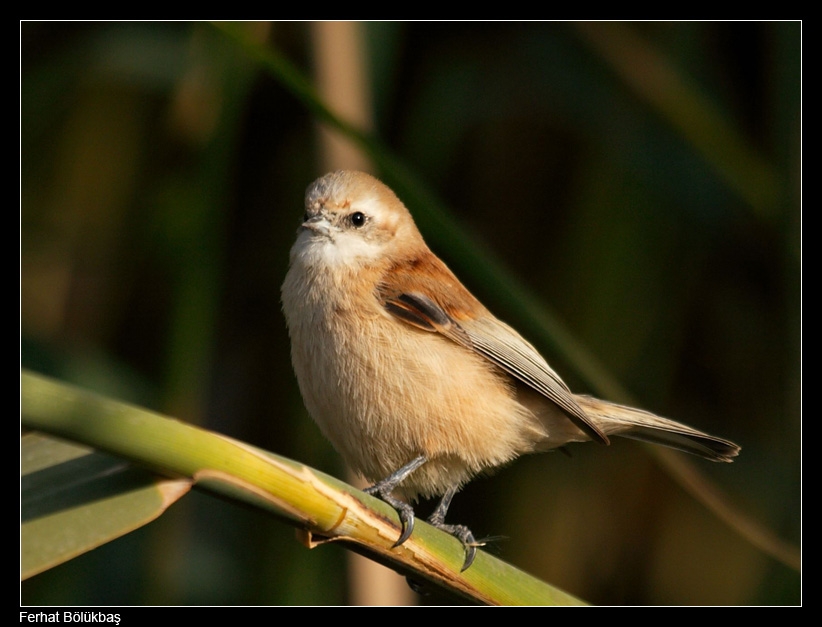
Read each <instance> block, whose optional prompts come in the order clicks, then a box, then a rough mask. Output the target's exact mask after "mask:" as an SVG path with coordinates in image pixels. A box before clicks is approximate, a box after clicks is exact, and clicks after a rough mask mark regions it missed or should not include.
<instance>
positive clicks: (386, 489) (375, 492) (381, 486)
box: [363, 455, 428, 548]
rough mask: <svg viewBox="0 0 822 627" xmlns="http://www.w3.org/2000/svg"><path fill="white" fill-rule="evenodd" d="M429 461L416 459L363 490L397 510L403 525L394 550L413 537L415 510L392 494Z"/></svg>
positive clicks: (423, 458)
mask: <svg viewBox="0 0 822 627" xmlns="http://www.w3.org/2000/svg"><path fill="white" fill-rule="evenodd" d="M427 461H428V458H427V457H425V456H424V455H420V456H419V457H415V458H414V459H412V460H411V461H410V462H408V463H407V464H406V465H405V466H403V467H402V468H400V469H399V470H397V471H395V472H393V473H391V474H390V475H389V476H387V477H386V478H385V479H383V480H381V481H378V482H377V483H375V484H374V485H372V486H371V487H368V488H366V489H365V490H363V492H365V493H366V494H371V495H372V496H376V497H378V498H379V499H381V500H383V501H385V502H386V503H388V504H389V505H390V506H391V507H393V508H394V509H395V510H397V515H398V516H399V517H400V523H401V524H402V532H401V533H400V537H399V539H398V540H397V541H396V542H395V543H394V546H393V547H392V548H397V547H398V546H400V545H401V544H402V543H403V542H405V541H406V540H408V538H410V537H411V533H412V532H413V531H414V508H413V507H411V506H410V505H409V504H408V503H406V502H405V501H402V500H400V499H398V498H397V497H395V496H393V494H392V492H393V491H394V489H395V488H396V487H397V486H398V485H399V484H400V483H402V481H403V480H404V479H405V478H406V477H407V476H408V475H410V474H411V473H412V472H414V471H415V470H416V469H417V468H419V467H420V466H422V465H423V464H424V463H425V462H427Z"/></svg>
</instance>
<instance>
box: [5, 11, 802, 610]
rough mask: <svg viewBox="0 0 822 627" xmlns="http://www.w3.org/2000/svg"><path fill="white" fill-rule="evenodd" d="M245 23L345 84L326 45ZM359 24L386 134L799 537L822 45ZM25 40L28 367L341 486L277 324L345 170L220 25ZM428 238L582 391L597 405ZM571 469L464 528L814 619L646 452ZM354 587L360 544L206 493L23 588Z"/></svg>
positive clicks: (512, 545)
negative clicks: (319, 192)
mask: <svg viewBox="0 0 822 627" xmlns="http://www.w3.org/2000/svg"><path fill="white" fill-rule="evenodd" d="M235 26H236V28H237V30H238V31H239V32H240V33H242V36H243V37H245V38H247V39H248V40H250V41H253V42H256V45H257V46H260V47H261V48H267V49H269V50H270V51H273V52H274V53H275V54H277V55H282V57H283V58H285V59H288V60H289V61H290V62H291V63H293V64H294V65H295V66H296V67H298V68H299V69H300V70H301V71H303V72H304V73H305V74H306V75H307V76H308V77H313V76H315V75H316V64H317V49H318V46H319V45H320V43H321V41H320V38H322V37H323V36H324V35H323V32H324V31H321V30H320V29H317V28H316V26H317V25H315V24H311V23H305V22H286V23H271V24H261V23H248V24H241V25H235ZM355 26H356V30H357V33H358V36H359V37H361V39H360V41H361V42H362V44H363V49H362V50H363V55H362V58H361V63H362V68H363V70H364V72H365V76H366V78H367V92H366V93H367V94H368V99H369V107H370V109H371V113H370V114H369V116H368V117H369V119H370V123H371V125H372V127H373V133H374V135H375V136H376V137H379V138H380V140H381V141H382V142H384V143H385V145H386V146H387V147H388V148H389V150H391V151H393V153H394V154H395V155H396V156H397V157H398V158H399V159H400V160H401V162H402V163H404V164H405V166H407V167H408V169H409V170H410V171H411V172H412V173H414V175H416V177H417V179H416V180H418V181H419V184H420V185H422V186H425V187H427V188H429V189H430V190H433V192H434V193H435V194H436V195H437V196H439V198H440V199H442V200H443V201H444V203H445V204H446V206H448V207H449V210H450V212H451V214H452V215H453V217H454V218H455V220H456V221H457V222H458V223H459V224H460V225H461V226H462V227H463V228H464V230H465V232H466V234H467V237H470V238H471V239H472V240H473V241H474V242H476V243H477V244H478V245H479V246H481V247H482V250H484V251H485V253H486V254H487V255H488V256H489V257H492V258H494V259H496V260H498V261H499V262H501V263H502V264H503V265H504V266H506V267H507V268H508V269H509V270H510V271H511V273H512V275H513V276H516V277H517V278H518V280H520V281H522V283H523V284H524V285H525V286H526V288H527V289H528V291H529V294H531V295H532V296H533V297H534V298H536V299H538V301H539V302H541V303H543V304H544V307H545V311H546V312H550V313H551V315H553V316H556V318H557V319H559V320H560V321H562V323H563V324H564V325H565V327H566V328H567V330H568V331H570V333H571V334H573V336H574V337H575V338H576V339H577V340H579V341H580V342H581V343H582V344H583V345H584V346H586V347H587V348H588V350H589V351H590V352H591V353H592V354H593V355H596V357H597V358H598V359H600V360H601V361H602V363H603V364H604V366H605V368H606V369H607V371H608V372H609V373H610V374H611V375H612V376H613V377H615V379H616V380H618V381H620V382H621V383H622V384H623V385H624V386H625V388H627V389H628V390H630V392H631V394H632V395H633V397H634V399H636V401H637V402H638V403H640V404H641V405H642V406H643V407H645V408H648V409H650V410H652V411H655V412H658V413H662V414H664V415H666V416H670V417H672V418H676V419H679V420H682V421H684V422H687V423H689V424H692V425H694V426H696V427H699V428H702V429H705V430H707V431H709V432H712V433H715V434H717V435H720V436H723V437H726V438H728V439H731V440H734V441H736V442H737V443H739V444H740V445H741V446H742V454H741V456H740V457H739V458H738V460H737V461H736V463H734V464H732V465H716V464H709V463H707V462H701V461H698V460H697V461H695V462H694V463H695V465H696V466H697V468H698V469H699V470H700V471H701V472H702V473H704V474H705V475H706V476H707V477H708V478H709V479H710V480H711V481H713V482H714V483H715V484H716V485H717V486H719V487H720V488H721V489H722V490H724V492H725V493H726V494H727V495H728V498H729V499H730V502H731V503H733V505H734V506H735V507H738V508H739V510H740V511H741V512H744V513H745V515H746V516H750V517H751V519H753V520H755V521H757V522H758V523H759V524H762V525H765V526H767V527H769V528H770V529H772V530H773V531H774V532H775V533H777V534H778V535H779V536H781V537H782V538H783V539H785V540H787V541H789V542H791V543H793V544H795V545H799V544H800V540H801V537H800V533H801V444H800V442H801V417H800V416H801V308H800V300H801V239H800V237H801V235H800V226H801V225H800V222H801V196H800V190H801V187H800V185H801V179H800V176H801V174H800V173H801V23H798V22H775V23H773V22H744V23H735V22H722V23H710V22H684V23H656V22H652V23H648V22H646V23H631V24H619V23H605V24H573V23H563V22H560V23H553V22H548V23H516V22H510V23H490V22H489V23H483V22H471V23H459V22H447V23H437V22H433V23H431V22H413V23H386V22H374V23H366V24H358V25H355ZM20 37H21V128H20V151H21V152H20V159H21V213H20V215H21V223H20V224H21V226H20V229H21V230H20V239H21V362H22V365H23V366H24V367H27V368H31V369H34V370H36V371H39V372H43V373H45V374H49V375H52V376H56V377H58V378H61V379H63V380H66V381H70V382H73V383H77V384H80V385H83V386H86V387H88V388H91V389H94V390H97V391H100V392H103V393H106V394H109V395H112V396H115V397H117V398H120V399H123V400H128V401H132V402H136V403H139V404H141V405H144V406H146V407H149V408H153V409H156V410H158V411H161V412H163V413H166V414H170V415H173V416H176V417H179V418H181V419H184V420H188V421H191V422H194V423H197V424H200V425H203V426H206V427H207V428H210V429H214V430H216V431H219V432H222V433H225V434H227V435H230V436H232V437H235V438H238V439H241V440H245V441H248V442H251V443H253V444H255V445H257V446H260V447H263V448H266V449H269V450H271V451H273V452H276V453H279V454H283V455H286V456H289V457H293V458H295V459H298V460H300V461H303V462H305V463H308V464H311V465H313V466H315V467H318V468H320V469H322V470H325V471H327V472H330V473H332V474H336V475H338V476H343V473H344V470H343V468H342V465H341V462H340V460H339V458H338V456H337V455H336V453H334V451H333V450H332V449H331V448H330V445H328V443H327V442H325V441H324V440H323V438H322V436H321V435H320V433H319V430H318V429H317V428H316V427H315V426H314V424H313V423H312V422H311V420H310V419H309V418H308V416H307V415H306V413H305V410H304V409H303V406H302V402H301V400H300V397H299V392H298V390H297V386H296V382H295V379H294V377H293V375H292V372H291V366H290V360H289V346H288V336H287V332H286V329H285V323H284V320H283V317H282V314H281V312H280V305H279V286H280V284H281V283H282V279H283V277H284V275H285V271H286V267H287V261H288V250H289V248H290V246H291V243H292V241H293V238H294V233H295V229H296V227H297V225H298V223H299V220H300V216H301V215H302V196H303V191H304V189H305V187H306V185H307V184H308V183H310V182H311V181H312V180H313V179H314V178H316V177H317V176H319V175H321V174H323V171H324V165H323V164H324V163H327V157H326V156H324V155H323V154H322V142H321V139H320V135H319V134H318V125H317V122H316V120H315V119H314V118H313V117H312V115H311V113H310V112H309V111H308V110H307V108H306V107H305V106H304V104H303V103H302V102H301V101H300V100H299V99H297V98H295V96H294V94H293V93H292V92H291V91H289V89H288V88H287V87H286V86H285V85H284V83H283V82H282V81H281V80H279V79H278V77H277V76H276V75H275V74H274V73H272V72H270V71H267V70H266V69H265V68H264V67H263V66H262V65H260V64H259V63H257V62H256V61H255V60H254V59H253V58H251V56H249V54H248V52H247V49H246V48H245V47H243V46H241V45H239V44H238V41H237V39H236V38H234V37H232V36H229V35H228V34H227V33H226V31H224V30H223V29H221V28H219V27H216V26H215V25H212V24H209V23H187V22H175V23H164V22H150V23H138V22H129V23H107V22H94V23H82V22H67V23H51V22H23V23H21V31H20ZM312 80H313V79H312ZM376 173H377V174H378V175H380V174H383V173H381V172H379V171H377V172H376ZM410 208H411V209H412V211H413V212H415V213H416V212H417V208H416V207H414V206H411V207H410ZM421 227H422V230H423V232H424V235H425V236H426V238H427V239H428V240H429V243H431V245H432V247H433V248H434V249H435V252H437V253H438V254H439V255H440V256H442V257H443V258H444V259H445V260H446V261H447V262H448V263H449V264H450V265H451V266H452V268H453V269H454V270H455V271H456V272H457V274H458V275H462V276H463V277H464V278H465V282H466V283H467V284H468V286H469V288H470V289H472V290H473V291H474V292H475V293H476V294H477V296H479V297H480V298H481V299H483V300H484V301H485V302H486V304H487V305H488V306H489V307H490V308H491V309H492V311H494V312H495V313H497V314H498V315H499V316H500V317H501V318H503V319H505V320H507V321H509V322H510V323H512V324H514V325H515V326H518V327H520V328H521V330H523V331H524V334H525V335H526V336H528V337H531V338H532V339H533V340H534V341H535V343H537V345H538V347H539V348H540V349H541V350H542V351H543V353H544V354H545V356H546V357H547V358H548V359H549V361H550V362H551V364H552V365H553V366H554V367H555V369H556V370H557V371H558V372H559V373H560V374H561V375H562V376H563V377H564V378H565V379H566V381H567V382H568V383H569V385H571V387H572V388H573V389H575V390H576V391H579V392H595V393H602V392H601V391H600V390H595V389H593V388H592V387H591V385H592V384H591V382H590V381H588V380H586V378H585V377H584V376H583V375H582V374H581V373H580V372H579V371H578V370H577V369H576V368H575V367H574V362H573V359H571V358H570V357H569V355H567V354H564V353H563V351H562V350H561V349H559V348H558V347H557V346H558V345H554V344H552V343H551V342H550V341H548V342H545V341H543V340H542V339H541V338H539V337H538V335H537V331H536V330H535V329H536V326H537V323H535V322H534V321H533V320H529V319H526V318H524V317H523V316H522V314H521V312H520V311H519V310H517V309H516V308H515V307H514V306H513V305H512V303H511V302H510V300H509V299H504V298H500V297H499V296H498V295H499V294H500V291H499V290H498V289H495V288H494V286H493V285H492V284H491V282H490V280H488V281H486V280H483V278H482V277H478V276H476V273H473V272H471V269H472V264H471V261H470V259H465V258H463V257H461V256H460V255H458V254H454V250H453V248H455V247H452V246H450V245H449V243H448V241H447V238H444V237H442V234H438V233H436V232H431V230H426V222H425V221H423V220H421ZM444 240H445V241H444ZM571 452H572V457H571V458H570V459H569V458H568V457H566V456H564V455H541V456H534V457H529V458H523V459H520V460H519V461H517V462H516V463H514V464H513V465H511V466H510V467H508V468H505V469H503V470H501V471H500V472H498V473H497V474H496V475H494V476H493V477H490V478H482V479H478V480H476V481H474V482H473V483H472V484H471V485H470V486H468V487H467V488H466V489H465V491H464V492H463V493H462V494H461V495H460V496H459V497H457V499H455V502H454V506H453V508H452V510H451V513H450V514H449V520H452V521H457V522H463V523H466V524H468V525H469V526H470V527H471V528H472V529H473V530H474V531H475V533H476V534H477V535H478V536H484V535H494V536H496V535H500V536H505V539H504V540H501V541H499V542H496V543H494V544H492V545H491V547H490V550H491V551H493V552H494V553H496V554H497V555H499V556H500V557H502V558H503V559H505V560H507V561H510V562H512V563H513V564H516V565H517V566H519V567H521V568H523V569H524V570H526V571H528V572H531V573H533V574H534V575H536V576H538V577H540V578H542V579H545V580H546V581H548V582H550V583H552V584H555V585H557V586H559V587H562V588H564V589H566V590H567V591H569V592H571V593H573V594H575V595H577V596H579V597H581V598H583V599H585V600H587V601H589V602H591V603H596V604H620V605H621V604H682V605H690V604H795V603H799V602H800V601H801V597H800V590H801V576H800V574H799V573H798V572H797V571H796V570H795V569H792V568H790V567H788V566H786V565H784V564H782V563H780V562H779V561H777V560H775V559H773V558H771V557H769V556H767V555H765V554H764V553H763V552H762V551H760V550H758V549H757V548H755V547H753V546H752V545H751V544H750V543H748V542H747V541H746V540H744V539H743V538H742V537H741V535H740V534H739V533H738V532H737V530H736V529H734V528H733V527H730V526H728V525H726V524H725V523H724V522H722V521H720V520H718V518H717V517H716V516H715V515H714V514H712V513H711V512H710V511H708V510H707V509H706V508H705V507H704V506H702V505H701V504H700V503H698V502H697V501H695V500H694V499H693V498H692V497H691V496H690V495H689V494H687V493H686V492H684V491H683V490H682V489H681V488H680V487H679V485H678V484H677V483H676V482H675V481H673V480H672V479H671V478H670V477H669V476H668V475H667V474H666V473H665V472H664V471H663V470H662V469H661V468H660V466H658V465H657V464H656V463H655V462H654V459H653V458H652V457H651V456H649V455H648V454H647V450H646V449H644V448H643V447H642V446H641V445H639V444H637V443H633V442H629V441H620V442H615V443H614V444H613V445H612V446H611V447H609V448H603V447H598V446H593V445H587V446H575V447H573V448H572V450H571ZM349 579H350V578H349V571H348V565H347V558H346V551H345V549H343V548H341V547H337V546H324V547H321V548H318V549H315V550H311V551H309V550H307V549H305V548H304V547H302V546H301V545H299V544H298V543H297V542H296V541H295V539H294V532H293V530H292V529H291V528H290V527H288V526H286V525H285V524H283V523H280V522H278V521H275V520H272V519H269V518H268V517H266V516H265V515H263V514H261V513H260V512H257V511H251V510H246V509H244V508H241V507H238V506H237V505H235V504H232V503H227V502H223V501H220V500H218V499H215V498H212V497H211V496H208V495H203V494H193V495H192V496H190V497H189V498H187V499H184V500H183V501H182V502H181V503H179V504H177V505H175V506H174V507H172V508H171V509H170V510H169V512H168V513H167V514H166V515H164V516H163V517H161V518H160V519H159V520H158V521H156V522H154V523H152V524H150V525H148V526H147V527H144V528H142V529H140V530H138V531H136V532H134V533H131V534H129V535H128V536H125V537H123V538H121V539H119V540H117V541H115V542H112V543H110V544H108V545H106V546H103V547H101V548H99V549H96V550H94V551H92V552H90V553H88V554H86V555H84V556H81V557H80V558H77V559H75V560H73V561H72V562H69V563H67V564H65V565H63V566H60V567H58V568H55V569H53V570H51V571H48V572H45V573H43V574H41V575H38V576H36V577H34V578H32V579H30V580H27V581H25V582H23V583H22V596H21V600H22V602H23V603H24V604H70V605H84V604H133V605H142V604H151V605H162V604H177V605H188V604H208V605H210V604H225V605H234V604H272V605H273V604H317V605H320V604H343V603H349V602H353V599H354V598H355V597H354V594H355V593H354V592H352V590H351V587H350V586H349V584H348V582H349ZM416 601H417V602H421V603H447V602H451V600H450V599H447V598H443V597H437V596H433V597H427V598H418V599H416Z"/></svg>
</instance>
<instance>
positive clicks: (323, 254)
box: [292, 231, 383, 267]
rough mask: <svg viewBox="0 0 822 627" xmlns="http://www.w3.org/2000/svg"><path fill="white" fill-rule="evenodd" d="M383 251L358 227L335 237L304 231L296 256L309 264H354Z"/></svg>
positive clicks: (378, 244) (374, 257)
mask: <svg viewBox="0 0 822 627" xmlns="http://www.w3.org/2000/svg"><path fill="white" fill-rule="evenodd" d="M382 252H383V247H382V245H381V244H380V243H379V242H374V241H371V240H369V239H366V238H364V237H363V236H362V234H361V233H357V232H356V231H344V232H336V233H334V234H333V235H332V236H331V237H323V236H319V235H318V234H316V233H312V232H310V231H303V232H301V233H300V235H299V236H298V237H297V241H296V243H295V244H294V248H293V249H292V258H299V259H301V260H302V262H303V263H305V264H306V265H307V266H331V267H342V266H351V265H356V264H358V263H362V262H367V261H372V260H374V259H377V258H378V257H379V256H380V255H381V254H382Z"/></svg>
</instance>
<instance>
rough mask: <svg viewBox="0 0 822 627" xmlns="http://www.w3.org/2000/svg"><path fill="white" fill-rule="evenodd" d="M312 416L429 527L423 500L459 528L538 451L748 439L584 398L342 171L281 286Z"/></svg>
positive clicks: (403, 218) (703, 449)
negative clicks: (479, 478) (496, 475)
mask: <svg viewBox="0 0 822 627" xmlns="http://www.w3.org/2000/svg"><path fill="white" fill-rule="evenodd" d="M282 302H283V311H284V313H285V317H286V322H287V324H288V330H289V335H290V337H291V356H292V361H293V364H294V370H295V372H296V375H297V380H298V382H299V385H300V391H301V393H302V396H303V400H304V402H305V405H306V408H307V409H308V412H309V413H310V414H311V416H312V417H313V418H314V420H315V421H316V422H317V424H318V425H319V427H320V429H321V430H322V432H323V433H324V434H325V436H326V437H327V438H328V439H329V440H330V441H331V443H332V444H333V445H334V447H335V448H336V449H337V451H338V452H339V453H340V454H341V455H342V456H343V459H344V460H345V462H346V463H347V464H348V465H349V466H351V467H352V468H353V469H354V470H356V471H358V472H360V473H362V474H363V475H364V476H365V477H366V478H367V479H369V480H370V481H375V482H376V483H374V485H373V486H371V487H370V488H368V489H367V490H366V491H367V492H370V493H372V494H376V495H378V496H379V497H380V498H382V499H383V500H384V501H386V502H387V503H389V504H391V505H392V506H393V507H394V508H395V509H396V510H397V512H398V514H399V516H400V520H401V522H402V526H403V530H402V533H401V535H400V537H399V539H398V540H397V543H396V545H395V546H398V545H400V544H402V543H403V542H405V541H406V540H407V539H408V537H409V536H410V535H411V533H412V531H413V527H414V510H413V508H412V506H411V505H410V504H409V501H413V500H414V499H416V498H417V497H420V496H422V497H425V498H430V497H441V500H440V502H439V505H438V506H437V507H436V509H435V510H434V513H433V514H432V515H431V517H430V518H429V522H431V523H432V524H433V525H434V526H436V527H439V528H441V529H444V530H445V531H447V532H449V533H451V534H453V535H454V536H456V537H457V538H459V539H460V540H461V541H462V543H463V545H464V546H465V547H466V557H465V562H464V565H463V570H465V569H466V568H468V567H469V566H470V565H471V563H472V562H473V560H474V556H475V554H476V547H477V546H479V545H480V543H478V542H477V541H476V540H475V538H474V536H473V534H472V533H471V531H470V530H469V529H468V528H467V527H464V526H462V525H449V524H446V523H445V515H446V513H447V511H448V507H449V505H450V503H451V499H452V498H453V497H454V495H455V494H456V492H457V491H458V490H459V489H460V487H461V486H463V485H464V484H465V483H466V482H468V481H470V480H471V479H472V478H473V477H474V476H475V475H477V474H479V473H483V472H486V471H490V470H492V469H494V468H496V467H498V466H500V465H502V464H506V463H508V462H510V461H511V460H513V459H515V458H516V457H518V456H520V455H523V454H525V453H536V452H540V451H548V450H551V449H556V448H559V447H563V446H565V445H566V444H568V443H570V442H584V441H588V440H593V441H595V442H600V443H602V444H608V443H609V438H610V436H614V435H616V436H622V437H628V438H634V439H638V440H645V441H648V442H654V443H656V444H663V445H666V446H670V447H673V448H676V449H679V450H682V451H687V452H688V453H694V454H696V455H700V456H702V457H705V458H707V459H710V460H712V461H722V462H730V461H732V460H733V458H734V457H735V456H736V455H737V454H738V452H739V447H738V446H737V445H736V444H734V443H733V442H729V441H727V440H723V439H720V438H716V437H713V436H711V435H708V434H706V433H702V432H701V431H697V430H696V429H692V428H691V427H688V426H686V425H683V424H680V423H678V422H674V421H673V420H668V419H667V418H661V417H659V416H656V415H654V414H652V413H649V412H646V411H642V410H639V409H632V408H630V407H625V406H622V405H616V404H613V403H609V402H607V401H602V400H598V399H596V398H592V397H590V396H584V395H580V394H574V393H573V392H571V391H570V390H569V389H568V386H566V385H565V383H564V382H563V381H562V379H560V377H559V375H557V373H556V372H554V370H553V369H552V368H551V367H550V366H549V365H548V363H547V362H546V361H545V359H543V358H542V357H541V356H540V354H539V353H538V352H537V350H536V349H535V348H534V347H533V346H532V345H531V344H529V343H528V342H527V341H526V340H525V339H523V338H522V336H520V335H519V333H517V332H516V331H515V330H514V329H512V328H511V327H510V326H508V325H507V324H505V323H504V322H502V321H500V320H499V319H497V318H496V317H495V316H494V315H493V314H492V313H491V312H490V311H488V309H486V308H485V307H484V306H483V305H482V303H480V302H479V301H478V300H477V299H476V298H475V297H474V296H473V295H472V294H471V292H469V291H468V290H467V289H466V288H465V287H464V286H463V285H462V283H460V282H459V280H458V279H457V277H456V276H454V274H453V273H452V272H451V270H449V269H448V267H447V266H446V265H445V264H444V263H443V262H442V261H441V260H440V259H439V258H437V257H436V256H435V255H434V253H432V252H431V250H430V249H429V248H428V246H427V245H426V244H425V242H424V241H423V238H422V236H421V235H420V232H419V231H418V230H417V227H416V225H415V224H414V220H413V218H412V217H411V214H410V213H409V211H408V210H407V209H406V207H405V206H404V205H403V204H402V202H401V201H400V200H399V199H398V198H397V196H396V195H395V194H394V193H393V192H392V191H391V190H390V189H389V188H388V187H386V186H385V185H384V184H382V183H381V182H380V181H378V180H377V179H375V178H374V177H372V176H370V175H368V174H364V173H362V172H348V171H339V172H334V173H331V174H327V175H325V176H323V177H321V178H319V179H318V180H316V181H314V182H313V183H312V184H311V185H310V186H309V187H308V190H307V191H306V196H305V215H304V216H303V223H302V225H301V226H300V227H299V230H298V233H297V241H296V243H295V244H294V246H293V248H292V249H291V259H290V267H289V270H288V274H287V275H286V278H285V282H284V283H283V286H282Z"/></svg>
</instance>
